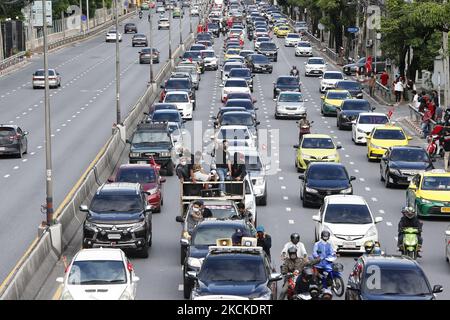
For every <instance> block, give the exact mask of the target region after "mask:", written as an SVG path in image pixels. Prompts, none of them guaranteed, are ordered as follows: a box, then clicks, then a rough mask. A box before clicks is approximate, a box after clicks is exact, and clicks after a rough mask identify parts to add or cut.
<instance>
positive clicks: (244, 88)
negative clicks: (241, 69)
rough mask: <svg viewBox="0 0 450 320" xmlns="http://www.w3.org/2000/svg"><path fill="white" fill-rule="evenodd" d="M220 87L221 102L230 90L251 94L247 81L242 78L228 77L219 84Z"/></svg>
mask: <svg viewBox="0 0 450 320" xmlns="http://www.w3.org/2000/svg"><path fill="white" fill-rule="evenodd" d="M220 87H222V97H221V99H222V102H225V100H226V99H227V96H228V93H230V92H244V93H249V94H251V90H250V87H249V86H248V82H247V80H245V79H243V78H228V79H227V80H226V81H225V83H224V84H221V85H220Z"/></svg>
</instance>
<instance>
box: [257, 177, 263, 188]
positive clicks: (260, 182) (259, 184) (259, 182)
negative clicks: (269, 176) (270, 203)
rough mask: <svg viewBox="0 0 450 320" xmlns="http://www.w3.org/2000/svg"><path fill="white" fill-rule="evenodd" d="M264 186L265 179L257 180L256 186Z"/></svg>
mask: <svg viewBox="0 0 450 320" xmlns="http://www.w3.org/2000/svg"><path fill="white" fill-rule="evenodd" d="M263 185H264V179H263V178H256V181H255V186H257V187H262V186H263Z"/></svg>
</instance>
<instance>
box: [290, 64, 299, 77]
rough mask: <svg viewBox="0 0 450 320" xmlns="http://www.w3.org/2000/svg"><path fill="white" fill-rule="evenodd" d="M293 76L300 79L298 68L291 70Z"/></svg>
mask: <svg viewBox="0 0 450 320" xmlns="http://www.w3.org/2000/svg"><path fill="white" fill-rule="evenodd" d="M291 76H293V77H298V69H297V67H296V66H292V69H291Z"/></svg>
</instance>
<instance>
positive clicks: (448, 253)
mask: <svg viewBox="0 0 450 320" xmlns="http://www.w3.org/2000/svg"><path fill="white" fill-rule="evenodd" d="M445 259H446V260H447V262H450V226H449V227H448V229H447V230H445Z"/></svg>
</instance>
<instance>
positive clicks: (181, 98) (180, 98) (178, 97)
mask: <svg viewBox="0 0 450 320" xmlns="http://www.w3.org/2000/svg"><path fill="white" fill-rule="evenodd" d="M164 102H189V98H188V95H187V94H168V95H166V97H165V99H164Z"/></svg>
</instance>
